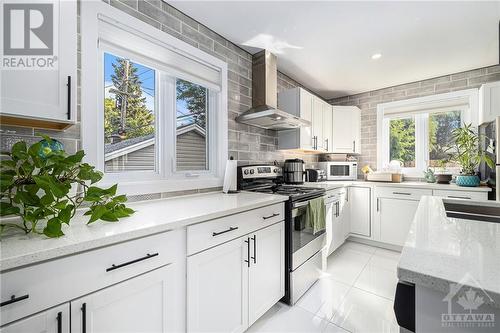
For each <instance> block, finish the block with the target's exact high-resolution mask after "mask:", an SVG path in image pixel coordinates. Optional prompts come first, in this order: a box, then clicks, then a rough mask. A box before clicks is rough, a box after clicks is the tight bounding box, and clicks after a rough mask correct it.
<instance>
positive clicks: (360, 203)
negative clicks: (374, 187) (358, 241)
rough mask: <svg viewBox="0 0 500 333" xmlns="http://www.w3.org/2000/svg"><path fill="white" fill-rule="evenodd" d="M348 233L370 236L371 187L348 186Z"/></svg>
mask: <svg viewBox="0 0 500 333" xmlns="http://www.w3.org/2000/svg"><path fill="white" fill-rule="evenodd" d="M349 207H350V233H351V234H354V235H355V236H364V237H371V188H369V187H357V186H353V187H350V188H349Z"/></svg>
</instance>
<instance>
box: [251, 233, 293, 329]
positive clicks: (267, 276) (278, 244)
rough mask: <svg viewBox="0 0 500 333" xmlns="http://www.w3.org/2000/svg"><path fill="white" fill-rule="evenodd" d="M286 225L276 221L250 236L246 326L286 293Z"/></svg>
mask: <svg viewBox="0 0 500 333" xmlns="http://www.w3.org/2000/svg"><path fill="white" fill-rule="evenodd" d="M284 235H285V225H284V224H283V223H277V224H275V225H272V226H270V227H267V228H265V229H262V230H259V231H257V232H256V233H255V234H253V235H252V236H251V237H250V251H251V257H250V259H251V265H250V272H249V278H248V326H250V325H252V324H253V323H254V322H255V321H256V320H257V319H259V318H260V317H261V316H262V315H263V314H264V313H265V312H266V311H267V310H269V309H270V308H271V307H272V306H273V305H274V304H276V303H277V302H278V301H279V300H280V299H281V298H282V297H283V295H284V294H285V260H284V258H285V237H284Z"/></svg>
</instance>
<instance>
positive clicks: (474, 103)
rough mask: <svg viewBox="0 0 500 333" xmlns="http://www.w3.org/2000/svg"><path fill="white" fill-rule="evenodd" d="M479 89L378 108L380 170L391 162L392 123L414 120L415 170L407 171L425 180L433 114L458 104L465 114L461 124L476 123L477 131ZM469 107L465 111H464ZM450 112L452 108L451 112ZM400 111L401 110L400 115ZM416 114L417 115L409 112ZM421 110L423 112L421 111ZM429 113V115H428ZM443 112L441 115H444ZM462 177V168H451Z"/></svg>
mask: <svg viewBox="0 0 500 333" xmlns="http://www.w3.org/2000/svg"><path fill="white" fill-rule="evenodd" d="M478 96H479V95H478V89H466V90H460V91H454V92H450V93H444V94H437V95H430V96H424V97H418V98H412V99H407V100H401V101H395V102H388V103H381V104H378V105H377V169H378V170H381V169H382V168H383V167H384V166H386V165H388V163H389V162H390V161H389V149H390V141H389V123H390V120H391V119H402V118H409V117H414V119H415V167H413V168H403V169H402V171H403V174H404V175H405V176H407V177H418V178H421V177H422V172H423V171H425V170H426V169H427V167H428V160H429V125H428V124H429V114H431V113H435V112H445V111H452V109H451V108H452V107H453V105H457V102H459V103H462V104H463V106H457V108H459V111H461V123H462V124H463V123H472V125H473V126H474V127H477V121H478V112H479V111H478V110H479V106H478V103H479V98H478ZM464 106H465V107H464ZM447 108H450V109H449V110H447ZM398 110H401V111H400V112H398ZM408 110H414V111H408ZM419 110H421V111H419ZM426 110H428V112H425V111H426ZM440 110H441V111H440ZM449 170H450V171H451V172H452V173H458V168H449Z"/></svg>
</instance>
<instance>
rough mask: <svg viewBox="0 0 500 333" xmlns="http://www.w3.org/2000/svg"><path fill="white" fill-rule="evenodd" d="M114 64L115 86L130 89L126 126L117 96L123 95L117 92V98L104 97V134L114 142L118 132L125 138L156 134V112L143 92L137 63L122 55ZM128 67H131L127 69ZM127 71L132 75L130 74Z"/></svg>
mask: <svg viewBox="0 0 500 333" xmlns="http://www.w3.org/2000/svg"><path fill="white" fill-rule="evenodd" d="M127 62H128V64H129V65H128V66H127ZM112 65H113V70H114V74H113V75H111V80H112V82H113V85H114V89H115V90H118V91H122V92H125V93H127V96H128V97H127V108H126V114H125V128H123V129H122V128H121V109H120V107H119V105H117V100H118V102H120V99H123V97H120V96H119V95H118V94H116V95H115V96H116V97H115V98H110V97H108V98H105V100H104V133H105V134H104V135H105V141H106V143H110V142H111V137H112V136H113V135H118V136H120V138H121V139H122V140H125V139H131V138H135V137H139V136H145V135H149V134H153V133H154V132H155V127H154V122H155V116H154V112H153V110H148V108H147V106H146V97H144V96H143V92H142V89H141V81H140V79H139V75H138V73H137V67H135V66H134V65H133V63H131V62H130V61H129V60H126V59H121V58H117V62H116V63H113V64H112ZM127 67H128V70H126V68H127ZM127 72H128V75H126V74H127ZM127 76H128V78H127ZM122 103H123V101H122ZM118 104H119V103H118Z"/></svg>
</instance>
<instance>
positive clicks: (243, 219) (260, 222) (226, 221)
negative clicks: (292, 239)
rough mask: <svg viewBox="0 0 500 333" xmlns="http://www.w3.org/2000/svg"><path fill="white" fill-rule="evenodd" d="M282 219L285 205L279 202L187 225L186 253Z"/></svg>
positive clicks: (222, 241)
mask: <svg viewBox="0 0 500 333" xmlns="http://www.w3.org/2000/svg"><path fill="white" fill-rule="evenodd" d="M284 219H285V205H284V204H283V203H279V204H275V205H271V206H267V207H263V208H259V209H254V210H250V211H247V212H244V213H239V214H234V215H230V216H225V217H222V218H218V219H215V220H211V221H208V222H204V223H199V224H196V225H193V226H189V227H188V228H187V254H188V255H191V254H193V253H197V252H200V251H203V250H205V249H208V248H210V247H213V246H216V245H218V244H221V243H224V242H227V241H229V240H231V239H235V238H237V237H240V236H243V235H246V234H248V233H250V232H252V231H255V230H257V229H260V228H264V227H267V226H269V225H271V224H274V223H276V222H279V221H282V220H284Z"/></svg>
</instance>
